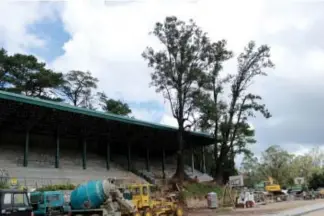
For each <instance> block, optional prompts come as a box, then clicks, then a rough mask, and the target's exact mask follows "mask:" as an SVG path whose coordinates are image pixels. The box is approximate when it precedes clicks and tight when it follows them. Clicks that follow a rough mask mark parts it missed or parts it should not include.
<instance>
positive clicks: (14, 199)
mask: <svg viewBox="0 0 324 216" xmlns="http://www.w3.org/2000/svg"><path fill="white" fill-rule="evenodd" d="M0 215H1V216H3V215H6V216H33V208H32V206H31V204H30V202H29V199H28V195H27V191H26V190H18V189H2V190H0Z"/></svg>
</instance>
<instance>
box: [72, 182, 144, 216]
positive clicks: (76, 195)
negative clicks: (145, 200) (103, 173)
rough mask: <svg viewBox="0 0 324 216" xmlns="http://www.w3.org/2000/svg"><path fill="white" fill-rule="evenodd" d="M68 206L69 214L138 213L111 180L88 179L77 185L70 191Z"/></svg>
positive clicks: (117, 215) (134, 215)
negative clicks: (69, 208) (69, 207)
mask: <svg viewBox="0 0 324 216" xmlns="http://www.w3.org/2000/svg"><path fill="white" fill-rule="evenodd" d="M70 206H71V210H70V212H69V215H76V216H85V215H91V216H121V215H128V216H139V215H140V214H139V213H138V212H137V211H136V207H135V206H134V205H133V204H132V203H131V201H129V200H126V199H124V198H123V195H122V194H121V192H120V191H119V189H118V188H117V186H116V185H115V184H114V183H113V182H112V181H111V180H100V181H89V182H86V183H84V184H81V185H79V186H78V187H77V188H76V189H75V190H73V191H72V193H71V196H70Z"/></svg>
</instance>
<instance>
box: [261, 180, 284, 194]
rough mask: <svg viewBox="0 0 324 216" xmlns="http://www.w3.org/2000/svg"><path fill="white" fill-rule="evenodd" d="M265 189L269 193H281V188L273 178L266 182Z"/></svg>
mask: <svg viewBox="0 0 324 216" xmlns="http://www.w3.org/2000/svg"><path fill="white" fill-rule="evenodd" d="M264 188H265V190H266V191H267V192H268V193H276V192H281V186H280V185H279V184H278V182H277V181H274V180H273V178H272V177H270V176H269V177H268V181H265V182H264Z"/></svg>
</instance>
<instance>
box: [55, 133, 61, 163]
mask: <svg viewBox="0 0 324 216" xmlns="http://www.w3.org/2000/svg"><path fill="white" fill-rule="evenodd" d="M55 142H56V154H55V168H59V167H60V132H59V129H57V130H56V135H55Z"/></svg>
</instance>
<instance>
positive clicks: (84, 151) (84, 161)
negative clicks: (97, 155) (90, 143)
mask: <svg viewBox="0 0 324 216" xmlns="http://www.w3.org/2000/svg"><path fill="white" fill-rule="evenodd" d="M82 167H83V169H87V140H86V139H85V138H83V140H82Z"/></svg>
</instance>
